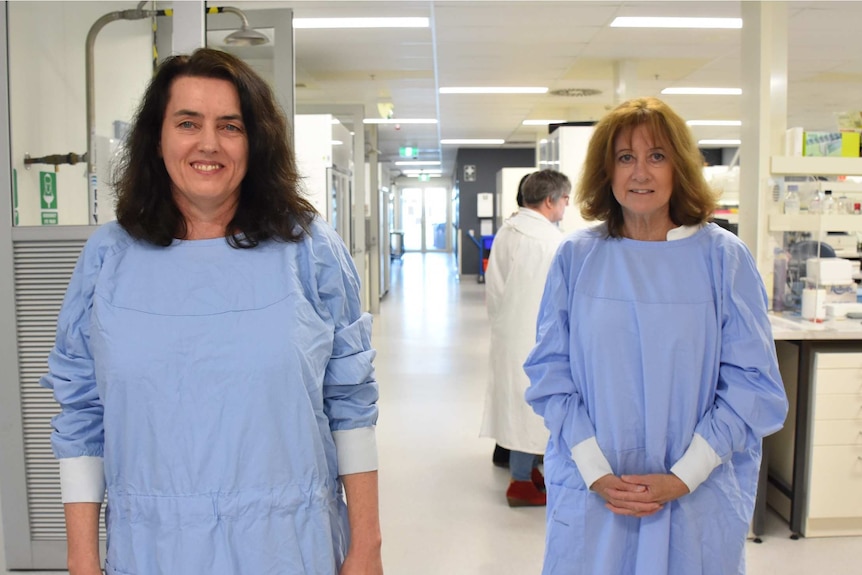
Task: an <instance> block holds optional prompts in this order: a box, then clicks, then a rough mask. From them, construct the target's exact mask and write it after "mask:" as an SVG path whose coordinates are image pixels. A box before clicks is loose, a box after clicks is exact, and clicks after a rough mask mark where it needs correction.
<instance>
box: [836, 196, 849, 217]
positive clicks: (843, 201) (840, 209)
mask: <svg viewBox="0 0 862 575" xmlns="http://www.w3.org/2000/svg"><path fill="white" fill-rule="evenodd" d="M835 213H836V214H852V213H853V204H851V203H850V200H849V199H848V198H847V196H845V195H843V194H842V195H841V196H839V198H838V199H837V200H835Z"/></svg>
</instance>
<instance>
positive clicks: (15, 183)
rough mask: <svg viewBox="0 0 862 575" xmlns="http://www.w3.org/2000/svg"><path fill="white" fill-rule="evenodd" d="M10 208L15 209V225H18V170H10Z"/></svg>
mask: <svg viewBox="0 0 862 575" xmlns="http://www.w3.org/2000/svg"><path fill="white" fill-rule="evenodd" d="M12 207H13V208H15V223H14V224H13V225H16V226H17V225H18V170H16V169H15V168H12Z"/></svg>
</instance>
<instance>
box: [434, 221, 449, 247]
mask: <svg viewBox="0 0 862 575" xmlns="http://www.w3.org/2000/svg"><path fill="white" fill-rule="evenodd" d="M434 249H436V250H445V249H446V224H434Z"/></svg>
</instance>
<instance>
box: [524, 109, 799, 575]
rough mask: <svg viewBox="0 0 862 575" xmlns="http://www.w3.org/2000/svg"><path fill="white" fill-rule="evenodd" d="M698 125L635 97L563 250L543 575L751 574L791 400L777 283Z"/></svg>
mask: <svg viewBox="0 0 862 575" xmlns="http://www.w3.org/2000/svg"><path fill="white" fill-rule="evenodd" d="M702 165H703V164H702V159H701V156H700V152H699V151H698V149H697V146H696V145H695V143H694V139H693V138H692V136H691V133H690V132H689V130H688V128H687V126H686V124H685V121H684V120H683V119H682V118H680V117H679V115H677V114H676V113H675V112H674V111H673V110H671V109H670V108H669V107H668V106H667V105H666V104H665V103H664V102H661V101H660V100H657V99H655V98H639V99H635V100H630V101H628V102H624V103H623V104H620V105H619V106H618V107H617V108H616V109H614V110H613V111H611V112H610V113H609V114H608V115H607V116H606V117H604V118H603V119H602V120H601V121H600V122H599V123H598V124H597V125H596V129H595V132H594V134H593V136H592V139H591V140H590V144H589V147H588V150H587V157H586V162H585V163H584V168H583V177H582V178H581V180H580V183H579V187H578V194H577V199H578V203H579V205H580V209H581V214H582V215H583V216H584V218H585V219H588V220H603V223H602V224H600V225H598V226H596V227H593V228H591V229H586V230H581V231H578V232H576V233H574V234H572V235H570V236H569V237H567V238H566V239H565V240H564V241H563V242H562V244H561V245H560V248H559V250H558V251H557V254H556V256H555V257H554V261H553V263H552V265H551V269H550V272H549V273H548V280H547V283H546V284H545V293H544V296H543V298H542V303H541V307H540V310H539V319H538V324H537V325H538V328H537V334H536V346H535V347H534V348H533V351H532V352H531V353H530V356H529V357H528V358H527V361H526V363H525V364H524V369H525V370H526V372H527V375H528V376H529V378H530V380H531V384H530V387H529V388H528V389H527V392H526V398H527V401H528V402H529V403H530V404H531V405H532V407H533V409H534V410H535V411H536V412H537V413H539V414H540V415H542V416H543V417H544V419H545V425H546V426H547V428H548V429H549V430H550V440H549V442H548V449H547V451H546V452H545V461H544V463H545V467H544V471H545V480H546V485H547V490H548V530H547V547H546V552H545V566H544V571H543V573H544V574H545V575H573V574H580V573H583V574H595V573H614V574H615V575H634V574H638V573H685V574H686V575H698V574H714V575H728V574H730V573H744V572H745V563H744V550H745V549H744V544H745V537H746V534H747V533H748V528H749V524H750V521H751V515H752V512H753V507H754V498H755V493H756V489H757V477H758V471H759V468H760V453H761V440H762V438H763V437H764V436H766V435H769V434H770V433H774V432H775V431H777V430H779V429H780V428H781V426H782V424H783V422H784V417H785V415H786V414H787V398H786V396H785V393H784V388H783V386H782V382H781V377H780V375H779V372H778V364H777V360H776V357H775V346H774V343H773V340H772V330H771V328H770V324H769V320H768V318H767V308H766V290H765V289H764V287H763V282H762V281H761V279H760V275H759V274H758V272H757V268H756V266H755V264H754V260H753V258H752V257H751V254H750V253H749V251H748V249H747V248H746V247H745V245H744V244H743V243H742V242H741V241H740V240H739V239H738V238H737V237H736V236H734V235H733V234H731V233H729V232H727V231H725V230H723V229H721V228H719V227H718V226H716V225H715V224H712V223H707V218H709V217H710V215H711V214H712V211H713V208H714V207H715V198H714V197H713V194H712V192H711V191H710V189H709V187H708V186H707V184H706V182H705V181H704V178H703V172H702Z"/></svg>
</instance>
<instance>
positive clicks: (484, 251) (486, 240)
mask: <svg viewBox="0 0 862 575" xmlns="http://www.w3.org/2000/svg"><path fill="white" fill-rule="evenodd" d="M468 235H469V236H470V239H471V240H473V243H474V244H476V247H477V248H479V275H478V278H477V279H478V280H479V283H480V284H483V283H485V270H487V269H488V258H489V257H490V256H491V246H492V245H493V243H494V236H493V235H491V236H481V237H479V238H478V239H477V238H476V236H474V235H473V234H468Z"/></svg>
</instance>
